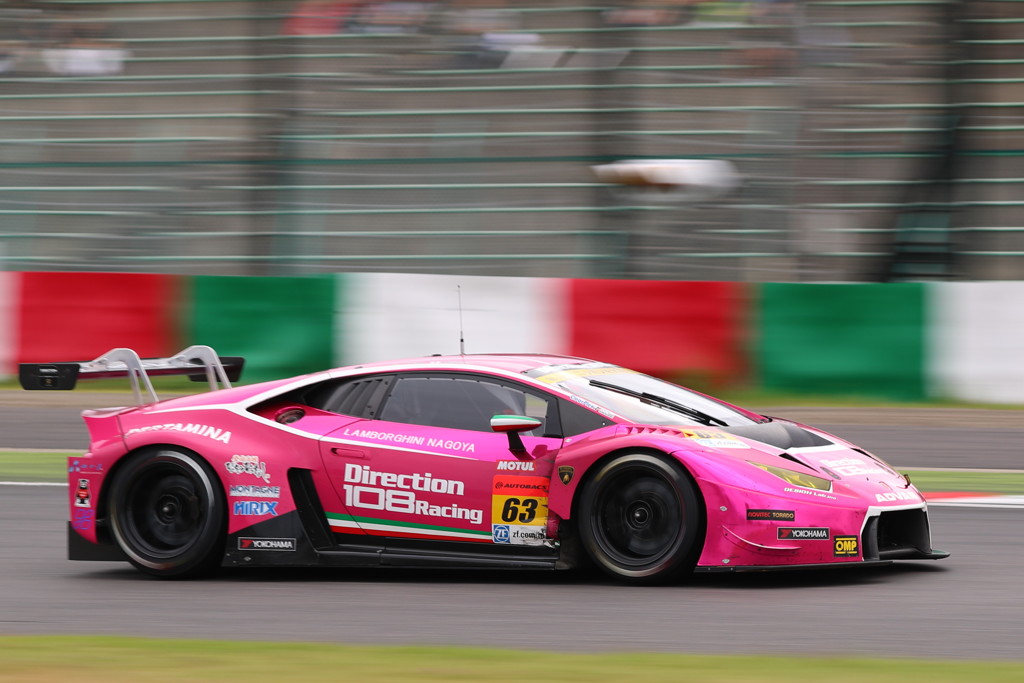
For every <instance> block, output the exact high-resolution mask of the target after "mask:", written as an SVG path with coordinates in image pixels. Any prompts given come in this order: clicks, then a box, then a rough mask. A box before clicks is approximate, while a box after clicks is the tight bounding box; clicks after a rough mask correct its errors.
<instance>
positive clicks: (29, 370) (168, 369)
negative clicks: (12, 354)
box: [18, 346, 245, 404]
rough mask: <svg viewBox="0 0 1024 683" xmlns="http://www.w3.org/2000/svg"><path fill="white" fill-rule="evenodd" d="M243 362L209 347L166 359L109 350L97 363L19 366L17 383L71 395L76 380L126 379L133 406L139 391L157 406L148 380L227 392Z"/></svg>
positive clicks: (238, 375)
mask: <svg viewBox="0 0 1024 683" xmlns="http://www.w3.org/2000/svg"><path fill="white" fill-rule="evenodd" d="M244 364H245V359H244V358H241V357H239V356H218V355H217V354H216V352H215V351H214V350H213V349H212V348H210V347H209V346H190V347H188V348H187V349H183V350H181V351H179V352H178V353H176V354H174V355H173V356H169V357H168V358H139V354H138V353H136V352H135V351H133V350H132V349H123V348H122V349H111V350H110V351H107V352H106V353H105V354H103V355H102V356H100V357H99V358H97V359H96V360H90V361H83V362H75V363H21V364H20V365H19V367H18V379H19V380H20V381H21V386H22V388H23V389H32V390H35V389H44V390H47V389H48V390H57V391H70V390H71V389H74V388H75V385H76V384H77V383H78V380H79V379H104V378H109V377H127V378H128V379H129V380H130V381H131V384H132V392H133V393H134V394H135V402H136V403H139V404H141V403H142V402H143V397H142V390H143V389H145V391H146V393H147V394H148V398H149V399H150V400H151V401H152V402H154V403H155V402H156V401H158V400H159V399H158V398H157V395H156V391H154V390H153V383H152V382H151V381H150V380H149V378H150V377H156V376H162V375H188V378H189V379H191V380H192V381H194V382H202V381H203V380H206V381H207V382H208V383H209V385H210V391H213V390H215V389H229V388H231V382H237V381H238V378H239V377H240V376H241V374H242V366H243V365H244Z"/></svg>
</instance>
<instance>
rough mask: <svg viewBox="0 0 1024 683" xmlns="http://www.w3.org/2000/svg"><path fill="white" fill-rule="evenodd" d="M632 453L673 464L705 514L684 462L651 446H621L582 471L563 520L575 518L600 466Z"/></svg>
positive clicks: (692, 479) (688, 469) (698, 485)
mask: <svg viewBox="0 0 1024 683" xmlns="http://www.w3.org/2000/svg"><path fill="white" fill-rule="evenodd" d="M633 453H644V454H646V455H653V456H655V457H658V458H661V459H662V460H665V461H666V462H670V463H674V464H675V465H676V466H677V467H679V469H680V470H681V471H682V473H683V474H684V475H685V476H686V477H687V478H689V480H690V483H691V484H693V488H694V490H695V491H697V495H698V496H699V497H700V500H699V501H698V503H699V505H700V506H701V507H702V508H703V509H704V510H705V513H706V512H707V504H706V502H705V500H704V492H703V491H702V490H701V488H700V482H699V481H698V480H697V477H695V476H694V475H693V472H691V471H690V468H689V467H687V466H686V463H685V462H684V461H682V460H680V459H679V458H676V457H674V456H672V455H671V454H670V453H666V452H665V451H663V450H661V449H659V448H654V447H651V446H623V447H621V448H616V449H615V450H612V451H608V452H607V453H605V454H604V455H601V456H600V457H598V458H596V459H595V460H594V461H593V462H591V463H590V464H589V465H587V467H586V470H584V472H583V476H582V477H580V479H579V481H578V482H576V485H575V488H574V489H573V492H572V500H571V502H570V504H569V511H570V514H569V516H568V517H566V518H565V519H576V518H577V512H578V508H579V504H580V494H581V493H582V491H583V489H584V488H585V487H586V485H587V484H588V483H589V482H590V481H591V480H592V479H593V478H594V476H595V473H596V472H598V471H599V470H600V469H601V466H602V465H604V464H605V463H606V462H608V461H610V460H614V459H615V458H618V457H620V456H623V455H631V454H633ZM706 518H707V515H706V514H705V520H706ZM702 533H703V532H702Z"/></svg>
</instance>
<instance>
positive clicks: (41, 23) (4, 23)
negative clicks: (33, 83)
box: [0, 0, 126, 76]
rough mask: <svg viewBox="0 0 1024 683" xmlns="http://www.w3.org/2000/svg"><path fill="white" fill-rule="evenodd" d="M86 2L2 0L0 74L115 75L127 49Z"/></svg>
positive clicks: (0, 9) (0, 15)
mask: <svg viewBox="0 0 1024 683" xmlns="http://www.w3.org/2000/svg"><path fill="white" fill-rule="evenodd" d="M95 11H96V10H95V8H92V7H90V6H89V5H78V6H75V5H68V4H66V3H55V2H48V1H46V0H0V74H30V75H39V74H53V75H58V76H99V75H108V74H116V73H119V72H120V71H121V70H122V68H123V64H124V59H125V56H126V52H125V50H124V49H123V47H122V46H121V45H120V44H119V43H118V42H117V41H116V40H113V39H112V38H111V36H110V33H109V29H108V27H107V25H106V24H105V23H104V22H103V21H101V20H99V19H98V18H97V17H96V16H95V14H94V13H95Z"/></svg>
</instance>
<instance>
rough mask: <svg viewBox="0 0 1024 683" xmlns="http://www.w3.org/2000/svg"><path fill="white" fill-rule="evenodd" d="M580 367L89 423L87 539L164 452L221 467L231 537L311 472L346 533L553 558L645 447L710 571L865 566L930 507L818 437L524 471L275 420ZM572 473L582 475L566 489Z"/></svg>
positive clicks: (483, 454) (552, 451) (448, 438)
mask: <svg viewBox="0 0 1024 683" xmlns="http://www.w3.org/2000/svg"><path fill="white" fill-rule="evenodd" d="M567 360H570V359H564V358H558V357H551V356H526V355H524V356H515V355H507V356H486V357H483V356H467V357H460V356H455V357H436V358H426V359H415V360H413V361H398V362H389V363H375V364H368V365H365V366H358V367H353V368H341V369H338V370H334V371H329V372H324V373H318V374H314V375H308V376H304V377H298V378H293V379H289V380H280V381H276V382H270V383H264V384H257V385H251V386H245V387H239V388H234V389H228V390H224V391H218V392H211V393H207V394H200V395H196V396H189V397H183V398H177V399H171V400H168V401H163V402H160V403H156V404H151V405H147V406H143V407H138V408H121V409H104V410H93V411H86V412H85V413H83V418H84V419H85V422H86V424H87V426H88V428H89V432H90V436H91V448H90V452H88V453H86V454H84V455H83V456H76V457H73V458H69V472H68V478H69V483H70V484H71V486H70V492H69V506H70V509H71V519H72V526H73V527H74V528H75V529H76V530H77V531H78V532H79V533H80V534H81V535H82V536H83V537H84V538H86V539H87V540H89V541H93V542H96V529H95V518H96V509H97V506H101V505H103V504H104V502H103V494H104V485H105V483H106V482H107V479H108V476H109V475H110V474H111V473H112V472H113V471H115V469H116V466H117V461H118V459H119V458H121V457H122V456H124V455H125V454H126V453H128V452H130V451H134V450H136V449H139V448H143V447H146V446H153V445H159V444H173V445H175V446H176V447H179V448H180V447H184V448H188V449H191V450H193V451H195V452H196V453H199V454H201V455H202V456H203V457H204V458H205V459H206V460H207V462H208V463H209V464H210V466H211V467H212V469H213V470H214V472H215V473H216V475H217V476H218V478H219V479H220V481H221V483H222V485H223V491H224V499H225V501H226V503H227V507H228V532H229V533H231V534H234V533H237V532H240V531H242V530H243V529H245V528H247V527H249V526H251V525H253V524H255V523H258V522H262V521H266V520H268V519H270V518H272V517H276V516H280V515H284V514H287V513H289V512H291V511H293V510H295V508H296V504H295V501H294V500H293V498H292V495H291V490H290V488H289V485H288V478H287V477H288V470H289V469H290V468H302V469H305V470H309V471H310V472H311V473H312V477H313V482H314V484H315V486H316V491H317V494H318V495H319V498H320V502H321V504H322V505H323V508H324V512H325V513H326V515H327V521H328V523H329V525H330V528H331V529H332V530H333V531H334V532H335V533H337V534H355V535H367V536H387V537H407V538H423V539H434V540H453V541H470V542H480V543H492V542H518V543H521V544H524V545H538V544H549V545H550V544H554V543H555V542H557V538H558V530H559V525H560V522H561V521H562V520H566V519H570V518H572V516H573V514H574V508H573V502H574V499H575V497H576V494H577V493H578V491H580V485H581V483H582V482H585V481H586V479H587V472H588V470H589V469H590V468H591V467H592V466H593V465H594V464H595V463H597V462H599V461H601V460H602V459H604V458H606V457H608V456H609V454H610V453H612V452H625V451H635V450H637V449H643V450H647V451H660V452H662V453H665V454H667V455H669V456H671V457H673V458H675V459H676V460H678V461H679V463H681V465H682V466H683V467H684V468H685V469H686V471H687V472H688V473H689V474H690V476H691V477H692V479H693V480H694V482H695V483H696V484H697V486H698V488H699V491H700V495H701V496H702V498H703V503H704V508H705V510H706V535H705V541H704V546H703V550H702V552H701V554H700V557H699V560H698V566H700V567H724V566H785V565H807V564H823V563H841V562H858V561H860V560H862V559H863V555H862V549H861V548H860V547H859V545H858V541H857V539H860V538H861V534H862V532H863V530H864V525H865V523H866V521H867V519H868V518H869V517H870V516H871V515H873V514H877V513H878V512H879V511H880V510H881V509H909V508H923V507H924V500H923V498H922V497H921V495H920V494H919V493H918V492H917V490H916V489H915V488H914V487H913V486H911V485H910V484H909V482H908V481H907V480H906V479H904V477H902V476H901V475H899V474H898V473H896V472H895V471H893V470H892V469H890V468H889V467H888V466H887V465H885V464H884V463H881V462H880V461H878V460H877V459H875V458H873V457H872V456H870V455H867V454H866V453H864V452H863V451H861V450H859V449H856V448H855V447H853V446H852V445H851V444H848V443H847V442H845V441H843V440H841V439H838V438H836V437H833V436H830V435H827V434H825V433H823V432H820V431H816V430H813V429H811V428H809V427H805V429H808V430H811V431H813V432H814V433H815V434H818V435H820V436H823V437H825V438H826V439H828V440H829V441H830V442H832V444H831V445H828V446H820V447H815V448H806V449H790V450H789V451H788V453H789V454H790V455H794V456H796V457H797V458H798V459H799V460H801V461H803V462H805V463H807V464H808V465H810V466H811V467H813V468H814V469H811V468H810V467H805V466H803V465H801V464H800V463H798V462H794V461H793V460H792V459H788V458H787V459H784V458H782V457H780V454H781V453H782V451H781V450H780V449H778V448H775V447H773V446H769V445H767V444H764V443H760V442H757V441H752V440H750V439H746V438H743V437H740V436H736V435H733V434H728V433H726V432H721V431H720V430H717V429H715V428H713V427H700V428H694V429H681V428H677V427H651V426H640V425H630V424H623V423H618V424H613V425H611V426H608V427H605V428H603V429H599V430H597V431H594V432H589V433H587V434H584V435H581V436H577V437H571V438H566V439H554V438H541V437H530V436H524V437H523V442H524V444H525V446H526V451H527V453H526V454H525V455H520V457H517V456H516V455H514V454H513V453H511V452H510V451H509V448H508V439H507V436H506V435H504V434H501V433H485V432H474V431H467V430H448V429H437V428H430V427H421V426H417V425H409V424H401V423H391V422H382V421H377V420H374V421H370V420H364V419H360V418H354V417H347V416H342V415H336V414H332V413H326V412H322V411H318V410H316V409H312V408H310V407H308V406H302V408H303V410H304V411H305V416H304V417H302V419H300V420H298V421H297V422H295V423H292V424H280V423H278V422H277V421H275V417H277V415H278V414H279V413H280V412H281V411H284V410H288V409H289V408H294V407H296V406H295V405H294V404H291V403H288V402H287V401H283V400H275V396H277V395H279V394H283V393H285V391H287V390H289V389H292V388H295V387H298V386H301V385H305V384H312V383H314V382H317V381H321V380H325V379H329V378H331V377H340V376H343V375H347V374H362V373H365V372H368V371H375V370H381V371H383V370H395V369H426V370H445V369H451V370H460V369H468V368H471V369H473V370H474V371H479V372H492V373H495V374H498V375H500V376H502V377H505V378H515V379H516V380H518V381H520V382H524V383H527V384H531V383H532V384H534V385H535V386H537V387H541V388H543V389H544V390H545V391H549V392H550V391H552V387H551V386H549V385H543V384H541V383H539V382H536V381H534V380H532V379H531V378H529V377H527V376H525V375H523V374H522V373H523V371H525V370H529V369H532V368H536V367H540V366H544V365H549V364H552V363H553V362H559V361H561V362H565V361H567ZM742 412H744V413H745V414H747V415H748V416H751V417H754V418H755V419H756V418H757V417H759V416H756V415H754V414H753V413H750V412H749V411H742ZM754 463H759V464H762V465H766V466H769V467H776V468H783V469H785V470H789V471H793V472H797V473H802V474H807V475H812V476H814V477H822V476H823V475H822V468H824V469H825V470H827V471H829V472H830V473H832V474H833V475H835V477H833V478H832V479H833V480H832V483H831V490H827V491H824V490H817V489H814V488H810V487H803V486H799V485H794V484H791V483H787V482H786V481H784V480H783V479H781V478H779V477H778V476H776V475H774V474H771V473H770V472H768V471H765V470H763V469H760V468H758V467H757V466H755V464H754ZM567 468H571V469H567ZM560 472H570V473H571V474H570V476H569V477H567V478H562V477H561V476H560V474H559V473H560ZM82 479H85V480H86V481H87V484H86V485H84V486H85V489H87V491H88V496H87V498H88V499H87V500H86V504H85V505H83V502H82V498H83V496H84V494H82V493H80V491H81V490H83V488H82V487H83V484H82V483H81V481H80V480H82ZM500 527H503V528H500ZM499 534H500V535H501V536H500V538H499ZM506 534H509V535H510V536H506ZM851 539H852V540H851Z"/></svg>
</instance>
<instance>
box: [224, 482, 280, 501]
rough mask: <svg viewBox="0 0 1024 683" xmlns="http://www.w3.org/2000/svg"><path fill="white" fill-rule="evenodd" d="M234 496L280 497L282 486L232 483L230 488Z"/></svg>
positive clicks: (229, 491)
mask: <svg viewBox="0 0 1024 683" xmlns="http://www.w3.org/2000/svg"><path fill="white" fill-rule="evenodd" d="M228 495H230V496H231V497H232V498H241V497H245V498H280V497H281V487H280V486H258V485H254V484H232V485H231V488H230V489H229V490H228Z"/></svg>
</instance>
